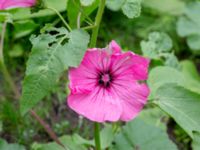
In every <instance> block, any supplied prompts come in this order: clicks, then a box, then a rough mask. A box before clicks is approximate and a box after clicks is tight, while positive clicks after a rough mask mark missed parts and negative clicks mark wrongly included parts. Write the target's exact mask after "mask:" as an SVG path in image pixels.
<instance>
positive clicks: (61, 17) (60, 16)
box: [47, 7, 72, 31]
mask: <svg viewBox="0 0 200 150" xmlns="http://www.w3.org/2000/svg"><path fill="white" fill-rule="evenodd" d="M47 9H49V10H52V11H53V12H55V13H56V14H57V15H58V17H59V18H60V19H61V20H62V22H63V23H64V25H65V26H66V27H67V29H68V30H69V31H71V30H72V29H71V27H70V26H69V25H68V23H67V22H66V21H65V19H64V18H63V16H62V15H61V14H60V12H59V11H58V10H56V9H55V8H53V7H47Z"/></svg>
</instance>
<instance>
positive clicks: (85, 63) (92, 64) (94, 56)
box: [69, 49, 110, 93]
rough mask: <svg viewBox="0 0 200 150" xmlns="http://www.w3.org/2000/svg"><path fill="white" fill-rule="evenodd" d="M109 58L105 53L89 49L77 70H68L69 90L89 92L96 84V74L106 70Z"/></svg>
mask: <svg viewBox="0 0 200 150" xmlns="http://www.w3.org/2000/svg"><path fill="white" fill-rule="evenodd" d="M109 66H110V57H109V55H108V54H107V53H106V51H103V50H101V49H100V50H99V49H89V50H88V51H87V52H86V53H85V56H84V58H83V60H82V62H81V64H80V65H79V67H77V68H70V69H69V80H70V85H69V87H70V89H71V91H72V92H75V93H81V92H89V91H91V89H93V88H94V87H95V86H96V84H97V82H98V79H97V78H98V73H100V72H101V71H103V70H107V69H108V67H109Z"/></svg>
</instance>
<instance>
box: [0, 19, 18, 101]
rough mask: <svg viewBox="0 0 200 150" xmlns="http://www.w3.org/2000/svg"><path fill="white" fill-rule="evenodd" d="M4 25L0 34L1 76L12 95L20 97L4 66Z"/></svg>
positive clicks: (4, 24)
mask: <svg viewBox="0 0 200 150" xmlns="http://www.w3.org/2000/svg"><path fill="white" fill-rule="evenodd" d="M6 25H7V23H6V22H4V23H3V28H2V33H1V44H0V69H1V71H2V73H3V76H4V78H5V80H6V82H7V83H8V84H9V86H10V88H11V89H12V91H13V93H14V94H15V96H16V97H19V96H20V93H19V92H18V89H17V87H16V86H15V83H14V81H13V79H12V77H11V75H10V73H9V72H8V69H7V67H6V65H5V62H4V56H3V49H4V37H5V33H6Z"/></svg>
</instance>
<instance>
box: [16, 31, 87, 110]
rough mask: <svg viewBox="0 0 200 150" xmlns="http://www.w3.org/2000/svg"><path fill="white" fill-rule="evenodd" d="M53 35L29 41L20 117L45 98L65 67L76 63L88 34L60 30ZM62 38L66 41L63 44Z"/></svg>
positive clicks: (81, 53) (80, 57) (40, 36)
mask: <svg viewBox="0 0 200 150" xmlns="http://www.w3.org/2000/svg"><path fill="white" fill-rule="evenodd" d="M50 32H52V31H50ZM53 32H57V34H54V35H51V34H50V33H46V34H41V35H39V36H37V37H35V36H34V37H32V38H31V42H32V45H33V47H32V52H31V54H30V57H29V60H28V63H27V69H26V75H25V78H24V81H23V88H22V97H21V106H20V107H21V113H22V114H25V113H26V112H27V111H29V110H30V109H31V108H32V107H34V106H35V105H36V104H37V103H38V102H39V101H40V100H41V99H42V98H44V97H45V96H46V95H48V94H49V93H50V91H51V90H52V89H53V87H54V86H55V84H56V83H57V81H58V80H59V78H60V76H61V75H62V73H63V72H64V71H65V70H66V69H67V68H68V67H69V66H77V65H78V64H79V63H80V61H81V59H82V57H83V55H84V53H85V50H86V49H87V44H88V43H89V35H88V34H87V33H86V32H85V31H82V30H73V31H72V32H70V33H69V32H67V31H66V30H65V29H63V28H61V29H54V30H53ZM66 39H68V42H67V43H64V44H63V42H65V40H66Z"/></svg>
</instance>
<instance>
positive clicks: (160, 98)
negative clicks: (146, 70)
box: [154, 83, 200, 138]
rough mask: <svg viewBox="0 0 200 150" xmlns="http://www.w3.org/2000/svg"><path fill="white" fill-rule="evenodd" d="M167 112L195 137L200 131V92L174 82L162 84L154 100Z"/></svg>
mask: <svg viewBox="0 0 200 150" xmlns="http://www.w3.org/2000/svg"><path fill="white" fill-rule="evenodd" d="M154 103H156V104H157V105H158V106H159V107H160V108H161V109H163V110H164V111H165V112H167V113H168V114H169V115H170V116H171V117H172V118H174V120H175V121H176V122H177V123H178V124H179V125H180V126H181V127H182V128H183V129H184V130H185V131H186V132H187V133H188V134H189V135H190V136H191V137H192V138H193V134H192V132H193V131H200V117H199V116H200V109H199V108H200V94H197V93H194V92H191V91H189V90H187V89H185V88H183V87H181V86H178V85H176V84H173V83H169V84H164V85H162V86H161V87H160V88H159V89H158V90H157V92H156V100H155V101H154Z"/></svg>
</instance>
